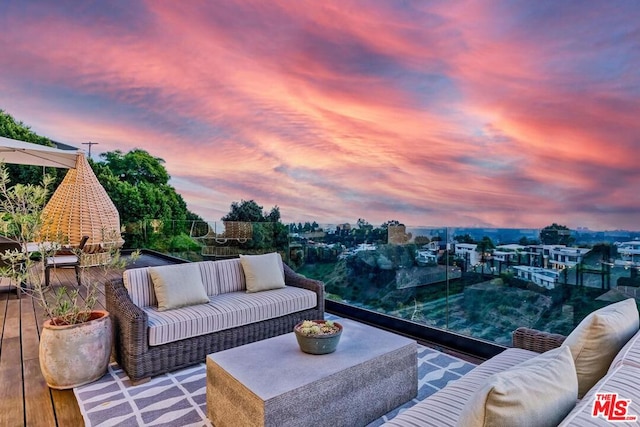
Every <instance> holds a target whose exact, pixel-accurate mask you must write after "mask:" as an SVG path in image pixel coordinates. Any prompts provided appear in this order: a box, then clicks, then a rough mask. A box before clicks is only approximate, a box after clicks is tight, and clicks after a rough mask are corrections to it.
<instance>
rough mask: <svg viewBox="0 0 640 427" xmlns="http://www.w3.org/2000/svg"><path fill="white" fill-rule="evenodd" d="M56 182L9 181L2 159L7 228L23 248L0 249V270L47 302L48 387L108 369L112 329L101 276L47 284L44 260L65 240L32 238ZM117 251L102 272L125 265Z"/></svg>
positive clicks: (44, 365) (43, 351)
mask: <svg viewBox="0 0 640 427" xmlns="http://www.w3.org/2000/svg"><path fill="white" fill-rule="evenodd" d="M51 182H52V179H51V178H50V177H48V176H45V177H44V178H43V182H42V184H41V185H31V184H28V185H22V184H15V185H13V186H10V182H9V175H8V172H7V170H6V168H5V167H4V165H3V164H0V221H1V223H2V230H4V232H5V234H6V235H7V236H9V237H11V238H12V239H14V240H15V241H17V242H18V243H19V244H20V247H21V248H22V249H21V250H17V249H14V250H11V251H5V252H4V253H2V254H0V257H1V258H2V260H3V261H4V263H5V266H4V267H2V268H1V271H0V273H2V275H3V276H6V277H9V278H10V279H11V280H12V282H13V283H14V284H15V285H16V287H17V288H18V294H20V293H21V292H22V293H26V294H29V295H31V297H32V298H34V300H36V301H37V302H38V303H39V305H40V306H41V307H42V309H43V311H44V314H45V316H46V317H47V320H46V321H45V322H44V324H43V328H42V332H41V336H40V347H39V358H40V368H41V371H42V374H43V376H44V378H45V381H46V382H47V385H48V386H49V387H51V388H55V389H68V388H73V387H77V386H79V385H82V384H86V383H88V382H91V381H94V380H97V379H98V378H100V377H102V376H103V375H104V373H105V372H106V370H107V366H108V364H109V359H110V355H111V342H112V330H111V319H110V317H109V313H108V312H106V311H104V310H96V309H95V306H96V303H97V301H98V299H97V295H98V294H97V292H98V285H99V283H100V280H99V278H96V277H95V276H94V275H83V278H84V280H82V284H81V285H79V286H78V287H75V286H59V287H54V286H48V287H47V286H45V281H44V279H43V272H44V268H45V266H44V263H45V261H46V260H47V258H48V257H51V256H53V255H54V254H55V252H56V251H57V250H59V249H60V247H61V246H63V245H64V242H63V241H56V242H46V243H42V242H41V243H38V244H37V247H35V248H34V247H33V245H34V244H33V243H31V242H37V241H38V235H39V231H40V229H41V227H42V225H43V217H42V209H43V207H44V206H45V203H46V201H47V197H48V194H49V187H50V186H51ZM33 249H36V251H33ZM113 251H114V253H113V256H112V257H111V261H110V262H109V264H107V265H105V266H104V268H103V269H102V271H103V273H104V274H103V275H102V276H103V277H106V275H107V273H108V271H109V270H111V269H112V268H122V260H121V258H120V256H119V251H118V250H117V249H113ZM34 253H37V256H34ZM76 255H77V256H78V257H80V255H81V254H80V253H76Z"/></svg>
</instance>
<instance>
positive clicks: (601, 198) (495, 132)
mask: <svg viewBox="0 0 640 427" xmlns="http://www.w3.org/2000/svg"><path fill="white" fill-rule="evenodd" d="M5 4H6V5H5V6H3V8H4V9H5V10H3V12H4V13H1V14H0V24H1V25H2V28H3V32H2V33H1V34H0V42H1V44H2V46H3V47H4V52H3V55H1V56H0V67H1V69H2V73H1V74H0V99H1V100H2V101H1V103H2V105H0V108H3V109H5V110H7V111H8V112H9V113H11V114H13V115H14V116H16V117H17V118H18V119H19V120H23V121H24V122H26V123H28V124H30V125H31V126H32V127H33V128H34V130H36V131H38V132H40V133H43V134H45V135H47V136H50V137H51V138H53V139H57V140H61V141H64V142H67V143H71V144H76V145H80V143H82V142H86V141H89V140H91V141H94V142H98V143H99V145H98V146H95V147H94V150H95V149H98V151H107V150H114V149H120V150H124V151H126V150H129V149H131V148H134V147H139V148H143V149H146V150H148V151H149V152H150V153H151V154H153V155H154V156H157V157H161V158H163V159H165V161H166V167H167V169H168V170H169V172H170V174H171V175H172V177H173V184H174V185H175V186H176V188H177V189H178V191H180V192H181V193H182V194H183V195H184V197H185V200H186V201H187V203H188V206H189V208H190V209H192V210H193V211H195V212H197V213H199V214H200V215H202V216H204V217H206V218H208V219H212V220H217V219H219V218H220V217H221V216H222V215H224V214H225V213H226V212H228V210H229V206H230V204H231V202H233V201H239V200H240V199H245V200H246V199H255V200H256V201H258V202H259V203H260V204H262V205H264V206H265V207H267V208H268V207H271V206H274V205H278V206H280V209H281V213H282V215H283V217H284V219H285V220H292V221H293V220H295V221H299V220H303V221H304V220H316V221H318V222H336V221H355V219H357V218H359V217H362V218H366V219H367V220H368V221H370V222H372V223H381V222H383V221H385V220H388V219H398V220H400V221H403V222H405V223H407V224H411V225H483V226H491V225H493V226H507V227H508V226H513V227H524V226H531V227H541V226H544V225H548V224H549V223H551V222H560V223H565V224H567V225H569V226H573V227H575V226H590V227H592V228H634V229H640V192H639V191H638V188H640V172H639V169H638V166H637V164H638V162H637V159H638V155H637V150H638V148H640V140H639V137H638V135H640V122H638V120H637V119H636V116H637V112H638V111H639V110H640V108H639V107H640V75H638V73H637V70H638V69H639V66H640V23H639V22H638V20H636V19H633V17H634V16H637V15H638V13H639V12H640V6H638V5H637V4H636V3H635V2H616V3H613V4H607V3H600V2H587V3H585V2H564V3H561V4H558V3H556V2H535V3H531V2H511V1H491V2H472V1H468V2H456V3H454V4H452V3H449V2H445V3H436V2H420V1H416V2H401V3H400V2H387V1H346V2H345V1H340V2H331V1H330V2H313V1H301V2H290V1H273V2H260V1H255V2H251V1H250V2H244V1H243V2H232V1H225V2H217V3H215V4H212V3H207V2H187V3H184V4H180V6H179V7H178V5H176V4H175V3H174V2H170V1H136V2H130V1H127V2H108V4H102V3H98V4H88V5H83V4H77V3H76V2H66V4H63V5H60V4H56V5H52V4H50V2H46V1H31V2H22V1H17V0H16V1H13V0H11V1H8V2H5Z"/></svg>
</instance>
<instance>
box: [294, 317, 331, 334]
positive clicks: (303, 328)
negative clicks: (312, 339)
mask: <svg viewBox="0 0 640 427" xmlns="http://www.w3.org/2000/svg"><path fill="white" fill-rule="evenodd" d="M297 330H298V332H300V333H301V334H303V335H306V336H318V335H333V334H335V333H338V332H340V327H339V326H338V325H336V323H334V322H333V321H332V320H324V321H322V320H305V321H303V322H302V323H301V324H300V325H299V326H298V327H297Z"/></svg>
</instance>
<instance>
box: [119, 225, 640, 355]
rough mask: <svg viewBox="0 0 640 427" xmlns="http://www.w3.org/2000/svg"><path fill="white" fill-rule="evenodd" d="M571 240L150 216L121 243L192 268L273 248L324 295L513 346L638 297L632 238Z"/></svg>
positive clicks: (639, 265)
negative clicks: (516, 339) (531, 333)
mask: <svg viewBox="0 0 640 427" xmlns="http://www.w3.org/2000/svg"><path fill="white" fill-rule="evenodd" d="M572 233H573V234H572V237H573V242H572V244H570V245H565V246H563V245H558V244H556V245H553V244H547V245H543V244H541V242H540V240H539V239H540V236H541V230H532V229H529V230H521V229H472V228H437V227H409V226H404V225H401V224H385V225H382V226H371V225H369V224H367V223H365V222H362V223H360V224H353V225H349V224H346V223H344V224H338V225H336V224H323V223H320V222H317V223H316V222H314V223H305V224H301V223H298V224H290V225H288V226H284V225H283V224H281V223H269V222H254V223H250V222H223V221H167V222H159V221H154V220H150V221H145V222H140V223H137V224H133V225H128V226H126V227H125V228H124V233H123V236H124V238H125V240H126V241H127V244H128V245H129V246H128V247H137V248H150V249H155V250H158V251H160V252H164V253H168V254H171V255H173V256H178V257H180V258H183V259H187V260H190V261H198V260H216V259H224V258H230V257H237V256H238V255H239V254H260V253H267V252H274V251H275V252H279V253H280V254H281V255H282V257H283V259H284V260H285V262H286V263H288V264H289V265H290V266H291V267H292V268H293V269H294V270H296V271H298V272H299V273H301V274H304V275H305V276H307V277H310V278H314V279H318V280H322V281H323V282H324V283H325V287H326V298H327V299H331V300H335V301H340V302H343V303H346V304H350V305H353V306H356V307H362V308H366V309H369V310H374V311H377V312H380V313H384V314H388V315H392V316H396V317H399V318H403V319H407V320H410V321H413V322H417V323H420V324H424V325H428V326H432V327H436V328H441V329H442V330H445V331H451V332H456V333H459V334H463V335H468V336H471V337H474V338H478V339H482V340H487V341H491V342H494V343H498V344H501V345H505V346H509V345H510V344H511V333H512V331H513V330H515V329H516V328H518V327H520V326H526V327H531V328H536V329H540V330H545V331H549V332H556V333H561V334H565V335H566V334H568V333H570V332H571V330H573V328H574V327H575V326H576V325H577V324H578V323H579V322H580V321H581V320H582V319H583V318H584V317H585V316H586V315H587V314H589V313H590V312H592V311H594V310H596V309H598V308H600V307H603V306H605V305H607V304H610V303H611V302H615V301H619V300H621V299H624V298H626V297H634V296H636V294H637V293H640V292H637V291H638V289H639V287H640V278H639V274H638V273H639V269H640V240H638V239H640V234H639V233H633V232H629V233H628V234H625V235H621V234H620V232H617V234H615V235H610V236H609V235H607V234H606V233H599V234H594V235H584V234H582V235H581V234H578V233H576V232H572ZM639 296H640V295H639Z"/></svg>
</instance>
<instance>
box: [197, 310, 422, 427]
mask: <svg viewBox="0 0 640 427" xmlns="http://www.w3.org/2000/svg"><path fill="white" fill-rule="evenodd" d="M338 322H339V323H341V324H342V325H343V326H344V330H343V332H342V337H341V338H340V344H339V345H338V349H337V350H336V351H335V352H334V353H330V354H325V355H311V354H306V353H303V352H302V351H300V348H299V347H298V343H297V342H296V338H295V335H294V334H293V333H289V334H286V335H280V336H278V337H275V338H270V339H267V340H263V341H258V342H255V343H251V344H247V345H244V346H241V347H236V348H232V349H230V350H225V351H221V352H218V353H213V354H210V355H209V356H207V412H208V415H209V419H210V420H211V422H212V423H213V424H214V425H215V426H216V427H224V426H240V425H241V426H304V427H308V426H331V427H338V426H349V427H353V426H362V425H366V424H368V423H370V422H371V421H373V420H375V419H376V418H379V417H381V416H382V415H384V414H386V413H387V412H389V411H391V410H392V409H394V408H396V407H398V406H399V405H401V404H403V403H405V402H407V401H409V400H410V399H413V398H414V397H416V395H417V391H418V366H417V359H416V351H417V350H416V342H415V341H414V340H411V339H408V338H404V337H401V336H399V335H396V334H393V333H390V332H386V331H383V330H381V329H377V328H373V327H371V326H367V325H364V324H362V323H358V322H354V321H351V320H339V321H338Z"/></svg>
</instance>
